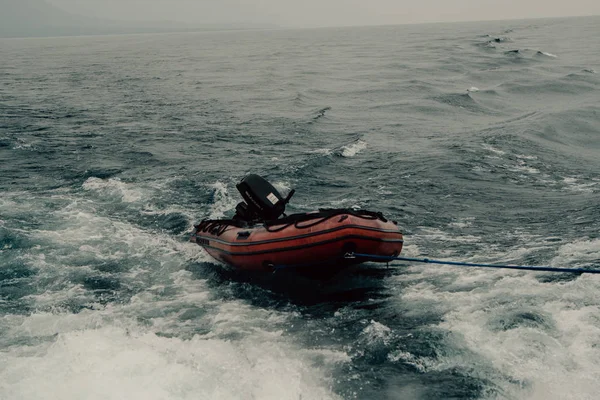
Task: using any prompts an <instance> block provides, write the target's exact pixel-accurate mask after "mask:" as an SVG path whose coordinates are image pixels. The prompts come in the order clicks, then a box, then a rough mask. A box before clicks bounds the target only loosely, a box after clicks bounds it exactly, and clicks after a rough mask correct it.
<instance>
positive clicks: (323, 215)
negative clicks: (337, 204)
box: [264, 208, 387, 233]
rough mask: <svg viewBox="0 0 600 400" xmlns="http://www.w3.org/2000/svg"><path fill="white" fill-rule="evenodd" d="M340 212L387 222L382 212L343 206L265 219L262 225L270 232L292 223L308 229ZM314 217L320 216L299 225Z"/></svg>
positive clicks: (297, 226) (282, 228)
mask: <svg viewBox="0 0 600 400" xmlns="http://www.w3.org/2000/svg"><path fill="white" fill-rule="evenodd" d="M342 214H346V215H353V216H355V217H358V218H363V219H368V220H375V219H380V220H382V221H383V222H387V219H386V218H385V217H384V216H383V214H382V213H381V212H375V211H367V210H351V209H345V208H341V209H337V208H333V209H327V208H322V209H320V210H319V212H318V213H308V214H292V215H290V216H289V217H285V218H282V219H281V220H274V221H265V224H264V225H265V229H266V230H267V232H270V233H275V232H281V231H282V230H284V229H286V228H288V227H290V226H292V225H294V228H296V229H308V228H312V227H313V226H317V225H319V224H321V223H323V222H325V221H327V220H329V219H331V218H333V217H337V216H339V215H342ZM316 218H320V219H318V220H317V221H315V222H311V223H309V224H306V225H300V223H302V222H305V221H310V220H313V219H316ZM271 226H277V227H278V228H271Z"/></svg>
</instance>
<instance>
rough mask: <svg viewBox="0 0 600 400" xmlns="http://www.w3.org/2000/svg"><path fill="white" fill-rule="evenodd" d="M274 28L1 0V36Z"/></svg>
mask: <svg viewBox="0 0 600 400" xmlns="http://www.w3.org/2000/svg"><path fill="white" fill-rule="evenodd" d="M258 28H276V26H269V25H255V24H211V25H191V24H182V23H176V22H145V23H140V22H132V23H126V22H118V21H111V20H105V19H100V18H91V17H84V16H80V15H75V14H71V13H69V12H67V11H64V10H62V9H60V8H58V7H56V6H54V5H52V4H49V3H47V2H46V1H44V0H0V37H36V36H76V35H106V34H123V33H152V32H174V31H197V30H215V29H258Z"/></svg>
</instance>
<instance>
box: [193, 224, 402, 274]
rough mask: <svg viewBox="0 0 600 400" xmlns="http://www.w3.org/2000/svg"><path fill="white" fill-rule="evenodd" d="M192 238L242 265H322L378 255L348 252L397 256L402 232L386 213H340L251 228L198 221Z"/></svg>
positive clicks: (248, 267)
mask: <svg viewBox="0 0 600 400" xmlns="http://www.w3.org/2000/svg"><path fill="white" fill-rule="evenodd" d="M198 227H199V228H200V229H197V230H196V232H194V234H193V235H192V237H191V239H190V240H191V241H193V242H195V243H197V244H198V245H200V246H202V247H203V248H204V249H205V250H206V251H207V252H208V253H209V254H210V255H211V256H212V257H214V258H215V259H217V260H219V261H222V262H224V263H226V264H228V265H231V266H233V267H235V268H238V269H242V270H257V271H266V270H267V271H268V270H273V269H276V268H285V267H318V266H322V267H326V266H327V265H332V264H337V265H339V264H356V263H361V262H365V261H375V262H382V261H381V259H377V260H376V259H369V258H364V257H362V258H352V257H351V256H350V257H349V255H350V254H351V253H359V254H372V255H377V256H396V255H398V254H400V252H401V251H402V245H403V237H402V233H401V232H400V230H399V229H398V227H397V225H396V224H395V223H393V222H390V221H386V220H385V219H365V218H363V217H360V216H356V215H352V214H344V213H340V214H338V215H334V216H333V217H329V218H326V219H320V218H319V217H316V218H315V219H314V220H312V219H304V220H303V221H302V222H300V223H294V224H287V225H286V224H281V225H276V224H270V225H269V226H266V225H257V226H253V227H249V228H240V227H237V226H220V227H218V229H215V226H214V225H213V227H212V229H205V230H206V231H203V229H201V227H202V224H201V225H199V226H198Z"/></svg>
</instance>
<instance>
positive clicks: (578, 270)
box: [344, 253, 600, 274]
mask: <svg viewBox="0 0 600 400" xmlns="http://www.w3.org/2000/svg"><path fill="white" fill-rule="evenodd" d="M356 257H364V258H370V259H378V260H383V261H388V262H389V261H410V262H418V263H427V264H443V265H454V266H461V267H474V268H499V269H518V270H524V271H542V272H568V273H573V274H600V270H593V269H584V268H556V267H545V266H525V265H499V264H480V263H467V262H457V261H442V260H432V259H430V258H412V257H393V256H379V255H375V254H361V253H346V254H345V255H344V258H349V259H352V258H356Z"/></svg>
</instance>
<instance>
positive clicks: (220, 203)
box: [209, 181, 238, 219]
mask: <svg viewBox="0 0 600 400" xmlns="http://www.w3.org/2000/svg"><path fill="white" fill-rule="evenodd" d="M209 186H210V187H212V188H213V189H214V190H215V191H214V194H213V203H212V205H211V206H210V214H209V218H211V219H216V218H222V217H224V216H225V213H226V212H227V211H230V210H233V209H234V208H235V206H236V205H237V203H238V202H237V200H236V199H235V198H233V197H231V196H230V195H229V190H228V188H227V184H225V183H223V182H221V181H217V182H215V183H213V184H212V185H209Z"/></svg>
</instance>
